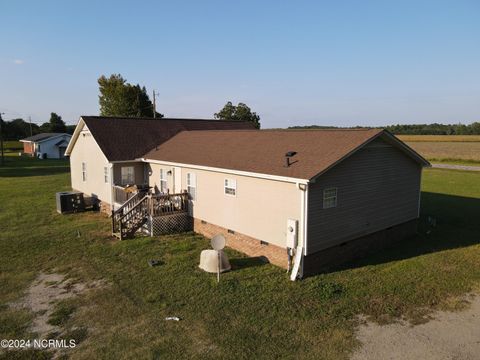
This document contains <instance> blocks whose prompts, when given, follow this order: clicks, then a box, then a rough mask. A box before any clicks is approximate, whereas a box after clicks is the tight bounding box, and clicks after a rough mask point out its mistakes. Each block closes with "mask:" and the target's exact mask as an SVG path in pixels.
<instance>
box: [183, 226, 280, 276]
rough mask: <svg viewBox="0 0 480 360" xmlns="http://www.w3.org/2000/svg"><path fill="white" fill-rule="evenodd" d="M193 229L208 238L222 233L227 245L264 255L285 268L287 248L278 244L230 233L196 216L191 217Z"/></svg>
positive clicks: (255, 254)
mask: <svg viewBox="0 0 480 360" xmlns="http://www.w3.org/2000/svg"><path fill="white" fill-rule="evenodd" d="M193 230H194V231H195V232H197V233H199V234H202V235H204V236H206V237H208V238H212V237H213V236H215V235H217V234H222V235H223V236H225V239H226V240H227V246H228V247H230V248H232V249H235V250H238V251H240V252H242V253H244V254H247V255H248V256H252V257H254V256H255V257H257V256H264V257H266V258H267V259H268V261H269V262H270V263H272V264H274V265H277V266H280V267H282V268H285V269H286V268H287V263H288V259H287V250H286V249H283V248H281V247H279V246H276V245H273V244H268V245H263V244H261V243H260V240H258V239H255V238H252V237H250V236H247V235H244V234H241V233H238V232H235V233H234V234H231V233H229V232H228V229H226V228H223V227H221V226H218V225H214V224H210V223H207V222H203V221H202V220H200V219H197V218H194V219H193Z"/></svg>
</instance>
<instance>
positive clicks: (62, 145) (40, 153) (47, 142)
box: [20, 133, 72, 159]
mask: <svg viewBox="0 0 480 360" xmlns="http://www.w3.org/2000/svg"><path fill="white" fill-rule="evenodd" d="M71 137H72V135H70V134H66V133H41V134H37V135H33V136H30V137H28V138H25V139H22V140H20V142H22V143H23V153H24V154H28V155H30V156H36V157H39V158H42V159H45V158H48V159H63V158H64V157H65V151H66V149H67V146H68V143H69V142H70V139H71Z"/></svg>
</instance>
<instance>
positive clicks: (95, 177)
mask: <svg viewBox="0 0 480 360" xmlns="http://www.w3.org/2000/svg"><path fill="white" fill-rule="evenodd" d="M82 163H85V164H86V173H87V174H86V175H87V176H86V180H85V181H83V178H82ZM105 167H108V160H107V158H106V157H105V155H103V152H102V150H101V149H100V147H99V146H98V145H97V143H96V142H95V139H94V138H93V136H92V134H91V133H90V131H88V129H87V128H86V126H84V127H83V129H82V131H81V133H80V135H79V137H78V139H77V142H76V143H75V146H74V148H73V149H72V152H71V154H70V174H71V180H72V188H73V189H75V190H78V191H81V192H83V193H85V194H86V195H88V196H95V197H97V198H98V199H100V200H101V201H105V202H107V203H111V195H112V192H111V188H110V184H109V183H105V179H104V176H105V173H104V168H105Z"/></svg>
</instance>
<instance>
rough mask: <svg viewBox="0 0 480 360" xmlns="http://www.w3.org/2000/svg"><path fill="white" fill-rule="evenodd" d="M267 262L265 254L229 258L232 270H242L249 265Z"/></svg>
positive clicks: (253, 265) (259, 264) (260, 264)
mask: <svg viewBox="0 0 480 360" xmlns="http://www.w3.org/2000/svg"><path fill="white" fill-rule="evenodd" d="M266 264H268V259H267V258H266V257H265V256H253V257H242V258H234V259H230V265H231V266H232V270H242V269H246V268H251V267H257V266H262V265H266Z"/></svg>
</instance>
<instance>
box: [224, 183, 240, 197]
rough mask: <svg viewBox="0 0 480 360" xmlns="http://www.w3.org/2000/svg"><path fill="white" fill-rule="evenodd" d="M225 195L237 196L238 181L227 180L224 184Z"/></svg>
mask: <svg viewBox="0 0 480 360" xmlns="http://www.w3.org/2000/svg"><path fill="white" fill-rule="evenodd" d="M224 192H225V195H230V196H236V195H237V180H235V179H225V183H224Z"/></svg>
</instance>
